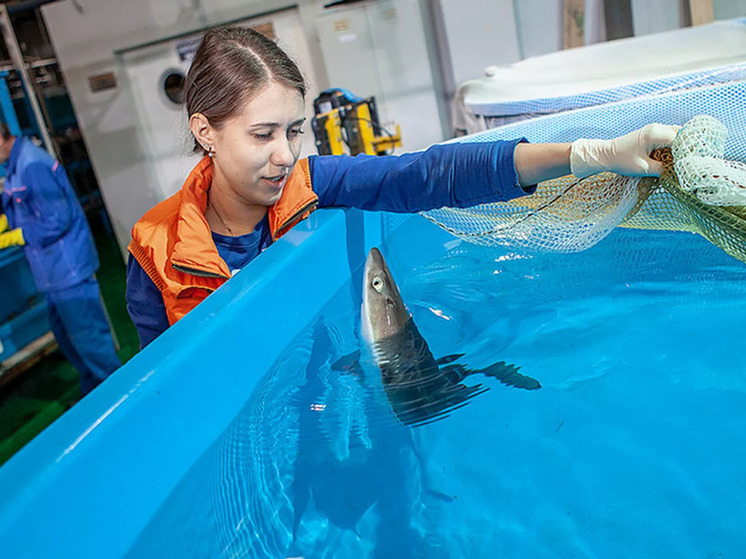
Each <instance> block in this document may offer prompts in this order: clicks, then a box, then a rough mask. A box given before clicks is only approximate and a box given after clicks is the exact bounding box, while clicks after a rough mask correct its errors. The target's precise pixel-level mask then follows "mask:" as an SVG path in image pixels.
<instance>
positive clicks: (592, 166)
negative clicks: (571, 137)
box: [570, 124, 680, 178]
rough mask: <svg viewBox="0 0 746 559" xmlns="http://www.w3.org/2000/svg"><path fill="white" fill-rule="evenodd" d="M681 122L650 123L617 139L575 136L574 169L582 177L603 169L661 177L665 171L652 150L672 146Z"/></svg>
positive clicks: (573, 147)
mask: <svg viewBox="0 0 746 559" xmlns="http://www.w3.org/2000/svg"><path fill="white" fill-rule="evenodd" d="M679 128H680V127H679V126H669V125H666V124H648V125H647V126H645V127H643V128H640V129H639V130H635V131H634V132H630V133H629V134H626V135H625V136H620V137H619V138H614V139H613V140H587V139H580V140H575V141H574V142H573V143H572V147H571V148H570V171H571V172H572V174H573V175H575V176H576V177H578V178H584V177H588V176H590V175H594V174H596V173H600V172H602V171H611V172H612V173H618V174H620V175H628V176H631V177H657V176H658V175H660V174H661V173H662V172H663V166H662V165H661V164H660V162H658V161H655V160H653V159H651V158H650V152H652V151H653V150H655V149H658V148H664V147H671V144H672V143H673V140H674V138H675V137H676V134H677V133H678V131H679Z"/></svg>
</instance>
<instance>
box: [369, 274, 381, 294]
mask: <svg viewBox="0 0 746 559" xmlns="http://www.w3.org/2000/svg"><path fill="white" fill-rule="evenodd" d="M372 285H373V289H375V290H376V291H378V292H380V291H381V289H383V280H382V279H381V278H379V277H375V278H373V282H372Z"/></svg>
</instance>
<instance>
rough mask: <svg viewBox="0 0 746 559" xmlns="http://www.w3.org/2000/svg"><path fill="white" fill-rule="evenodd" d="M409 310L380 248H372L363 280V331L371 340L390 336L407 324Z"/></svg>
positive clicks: (364, 335) (370, 341) (365, 336)
mask: <svg viewBox="0 0 746 559" xmlns="http://www.w3.org/2000/svg"><path fill="white" fill-rule="evenodd" d="M408 321H409V311H408V310H407V307H406V306H405V305H404V301H402V298H401V295H400V294H399V288H398V287H396V283H395V282H394V278H393V277H392V276H391V272H390V271H389V267H388V266H387V265H386V261H385V260H384V259H383V256H382V255H381V252H380V251H379V250H378V249H377V248H375V247H374V248H372V249H370V252H369V253H368V259H367V260H366V261H365V274H364V280H363V308H362V334H363V337H364V338H365V339H366V340H367V341H368V342H369V343H375V342H378V341H380V340H382V339H385V338H388V337H391V336H393V335H395V334H397V333H399V332H401V330H402V329H403V328H405V327H406V326H407V322H408Z"/></svg>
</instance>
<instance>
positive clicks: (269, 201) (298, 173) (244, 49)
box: [126, 26, 677, 347]
mask: <svg viewBox="0 0 746 559" xmlns="http://www.w3.org/2000/svg"><path fill="white" fill-rule="evenodd" d="M305 94H306V84H305V81H304V79H303V76H302V74H301V72H300V70H299V69H298V67H297V66H296V65H295V63H294V62H293V61H292V60H291V59H290V58H289V57H288V56H287V54H286V53H285V52H284V51H282V49H281V48H280V47H279V46H278V45H277V44H275V43H274V42H273V41H271V40H269V39H267V38H265V37H264V36H262V35H261V34H259V33H257V32H255V31H252V30H250V29H247V28H242V27H230V26H229V27H217V28H213V29H210V30H208V32H207V33H206V34H205V36H204V37H203V39H202V41H201V43H200V46H199V48H198V49H197V51H196V53H195V56H194V59H193V61H192V64H191V67H190V69H189V72H188V76H187V79H186V86H185V91H184V95H185V100H186V108H187V114H188V118H189V126H190V129H191V132H192V134H193V136H194V141H195V151H196V152H198V153H202V154H204V157H203V159H202V161H200V162H199V164H198V165H197V166H196V167H195V168H194V170H193V171H192V172H191V173H190V175H189V177H188V178H187V180H186V182H185V183H184V186H183V187H182V189H181V190H180V191H179V192H177V193H176V194H175V195H174V196H172V197H171V198H169V199H167V200H165V201H163V202H161V203H160V204H158V205H157V206H155V207H154V208H153V209H151V210H150V211H149V212H148V213H146V214H145V216H143V217H142V218H141V219H140V220H139V221H138V223H136V224H135V226H134V228H133V230H132V241H131V243H130V245H129V252H130V258H129V261H128V265H127V294H126V297H127V308H128V311H129V313H130V316H131V318H132V320H133V322H134V324H135V326H136V328H137V331H138V334H139V336H140V345H141V347H144V346H146V345H147V344H149V343H150V342H151V341H152V340H153V339H155V338H156V337H157V336H158V335H159V334H160V333H162V332H163V331H164V330H166V329H167V328H168V327H169V326H170V325H172V324H173V323H174V322H176V321H177V320H179V319H180V318H181V317H183V316H184V315H185V314H186V313H187V312H189V311H190V310H191V309H192V308H194V307H195V306H196V305H197V304H198V303H199V302H200V301H201V300H203V299H204V298H205V297H207V296H208V295H209V294H210V293H212V292H213V291H214V290H215V289H217V288H218V287H219V286H220V285H222V283H224V282H225V281H227V280H228V279H230V277H231V276H232V275H233V274H234V273H235V272H236V271H238V270H240V269H241V268H243V267H244V266H246V265H247V264H248V263H249V262H251V261H252V260H253V259H254V258H256V257H257V256H258V255H259V254H260V253H261V252H262V251H263V250H264V249H266V248H267V247H268V246H269V245H270V244H271V243H272V242H273V241H275V240H276V239H277V238H279V237H280V236H281V235H283V234H284V233H285V232H286V231H287V230H288V229H290V228H291V227H293V226H294V225H295V224H297V223H298V222H299V221H300V220H301V219H304V218H305V217H307V216H308V215H309V214H310V213H311V212H312V211H314V210H316V209H317V208H325V207H356V208H362V209H365V210H386V211H393V212H418V211H423V210H428V209H433V208H438V207H443V206H450V207H467V206H473V205H477V204H483V203H487V202H495V201H500V200H510V199H512V198H515V197H518V196H524V195H527V194H531V193H532V192H533V191H534V190H535V189H536V185H537V184H538V183H539V182H541V181H544V180H549V179H552V178H555V177H559V176H563V175H566V174H569V173H570V172H572V173H574V174H575V175H576V176H577V177H584V176H589V175H591V174H594V173H597V172H601V171H613V172H616V173H620V174H625V175H633V176H652V175H659V174H660V173H661V171H662V168H661V165H660V163H658V162H656V161H654V160H652V159H651V158H650V157H649V153H650V152H651V151H652V150H653V149H655V148H659V147H666V146H670V145H671V142H672V141H673V138H674V137H675V135H676V132H677V129H676V128H675V127H674V126H666V125H660V124H650V125H648V126H646V127H644V128H642V129H640V130H637V131H635V132H632V133H630V134H627V135H626V136H622V137H620V138H616V139H612V140H593V139H581V140H577V141H576V142H574V143H572V144H569V143H553V144H530V143H528V142H527V141H526V140H525V139H524V138H517V139H515V140H513V141H495V142H481V143H460V144H444V145H436V146H433V147H431V148H429V149H427V150H425V151H422V152H417V153H407V154H403V155H399V156H383V157H379V156H367V155H358V156H355V157H349V156H311V157H308V158H304V159H299V155H300V153H299V152H300V147H301V134H303V132H304V131H303V128H304V124H305V122H304V121H305V118H304V116H303V115H304V102H305Z"/></svg>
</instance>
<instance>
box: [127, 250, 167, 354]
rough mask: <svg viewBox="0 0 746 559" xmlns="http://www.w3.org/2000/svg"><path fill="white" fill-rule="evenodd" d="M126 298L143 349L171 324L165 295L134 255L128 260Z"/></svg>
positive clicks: (128, 310)
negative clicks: (167, 313)
mask: <svg viewBox="0 0 746 559" xmlns="http://www.w3.org/2000/svg"><path fill="white" fill-rule="evenodd" d="M125 297H126V299H127V312H128V313H129V315H130V318H131V319H132V322H133V323H134V324H135V328H136V329H137V335H138V336H139V337H140V349H142V348H144V347H145V346H146V345H148V344H149V343H150V342H152V341H153V340H154V339H156V338H157V337H158V336H160V335H161V334H162V333H163V332H164V331H165V330H166V328H168V326H169V324H168V316H167V315H166V305H165V304H164V303H163V295H161V292H160V291H158V288H157V287H156V286H155V284H154V283H153V280H152V279H150V276H148V274H147V273H146V272H145V270H143V269H142V266H140V263H139V262H138V261H137V260H136V259H135V258H133V256H132V255H130V256H129V259H128V260H127V289H126V294H125Z"/></svg>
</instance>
